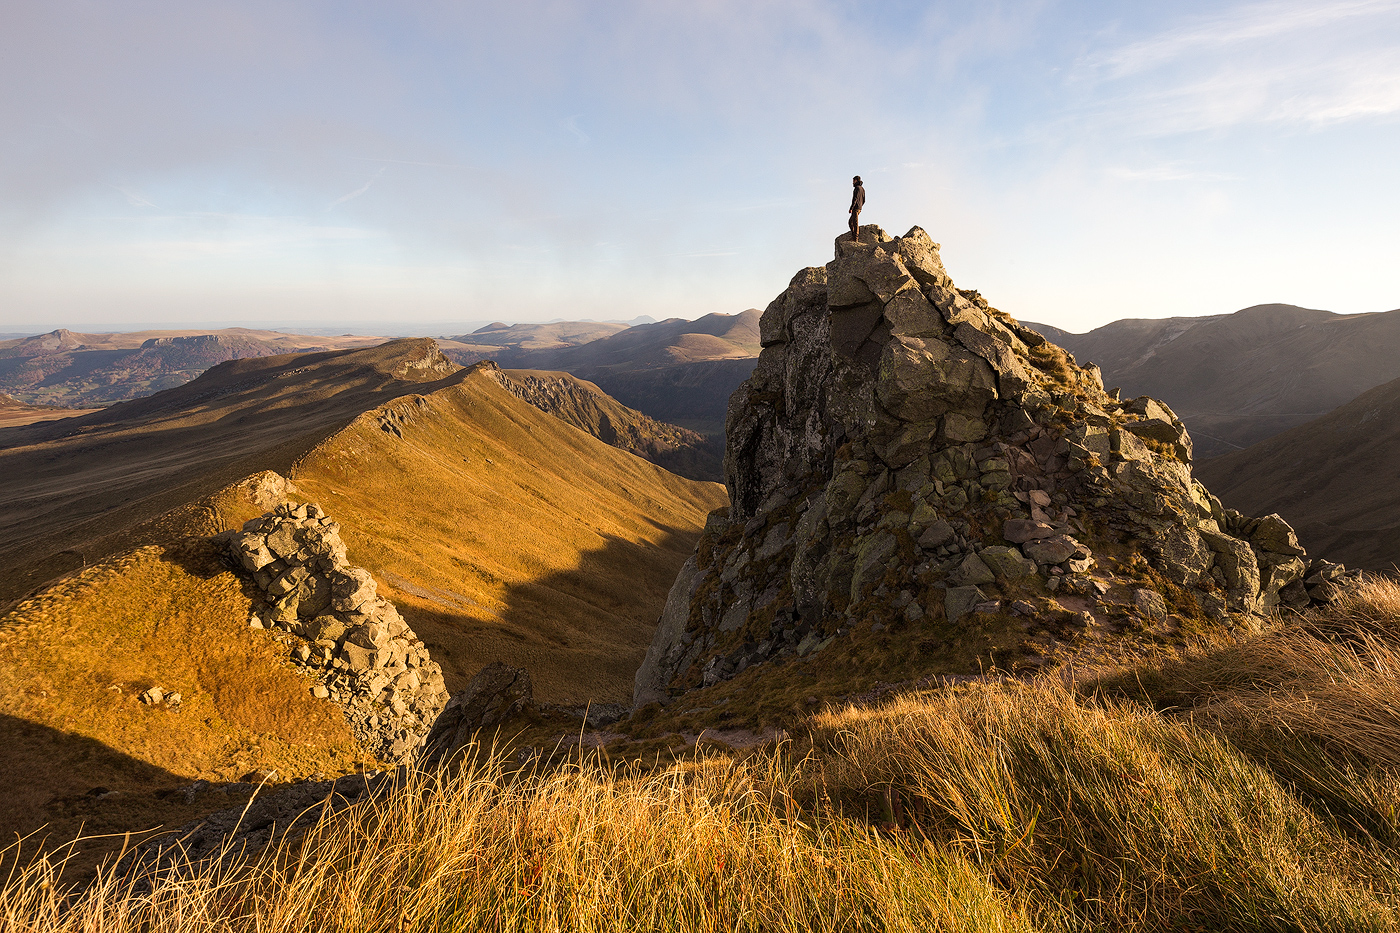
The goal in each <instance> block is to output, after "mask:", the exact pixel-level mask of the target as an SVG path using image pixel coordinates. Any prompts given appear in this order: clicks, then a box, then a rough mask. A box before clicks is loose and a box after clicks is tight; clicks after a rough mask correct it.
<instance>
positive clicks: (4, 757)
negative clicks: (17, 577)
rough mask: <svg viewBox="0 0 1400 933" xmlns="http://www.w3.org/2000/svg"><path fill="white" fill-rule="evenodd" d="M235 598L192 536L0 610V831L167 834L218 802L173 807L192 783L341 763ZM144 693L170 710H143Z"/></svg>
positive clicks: (324, 715)
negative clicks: (161, 694) (164, 696)
mask: <svg viewBox="0 0 1400 933" xmlns="http://www.w3.org/2000/svg"><path fill="white" fill-rule="evenodd" d="M250 605H251V603H250V601H249V598H248V596H247V594H246V593H245V592H244V589H243V587H242V585H241V584H240V582H239V581H238V579H237V578H236V577H235V576H234V575H233V574H232V573H230V572H228V570H227V568H226V567H225V566H224V564H223V562H222V560H221V559H220V554H219V552H217V551H216V550H215V548H214V547H213V546H212V545H211V544H209V543H207V542H191V543H187V544H183V545H174V546H169V547H155V546H148V547H142V548H138V549H137V550H135V551H132V552H130V553H128V554H125V555H122V556H121V557H118V558H113V559H111V560H109V561H107V562H104V563H103V564H101V565H99V566H96V567H90V568H88V569H87V570H84V571H82V572H81V573H79V574H77V575H75V576H74V577H71V578H69V579H66V580H63V581H61V582H60V583H59V584H57V585H56V586H54V587H52V588H50V589H49V590H47V591H45V592H44V593H43V594H41V595H39V596H37V597H34V598H32V599H29V600H25V601H23V602H21V603H20V604H19V605H17V606H15V607H14V608H13V609H11V610H10V611H9V612H7V613H5V614H3V615H0V747H3V749H4V751H3V753H0V782H3V784H4V786H5V787H6V788H7V791H6V793H5V794H4V795H3V798H0V834H3V835H4V836H5V837H6V838H8V839H9V840H13V839H14V838H15V834H16V833H19V834H24V833H28V832H30V831H32V830H35V829H37V828H38V827H40V826H42V825H44V824H48V826H49V832H50V833H52V835H53V838H55V839H59V840H61V839H65V838H72V837H73V836H74V835H75V834H76V833H77V831H78V830H79V828H80V827H85V829H86V831H87V832H88V833H90V834H101V833H107V832H125V831H134V830H144V829H148V828H150V827H153V826H157V825H160V824H165V825H179V824H180V823H183V822H185V821H186V820H189V819H192V818H193V817H194V816H196V815H198V814H199V813H202V812H208V811H210V810H215V809H219V808H220V807H226V806H229V805H230V799H229V798H228V797H226V796H224V795H222V794H218V793H211V794H207V795H204V796H202V797H199V798H198V799H190V800H186V798H185V796H184V794H183V792H180V788H182V787H186V786H188V785H189V784H190V782H191V781H194V780H197V779H203V780H207V781H213V782H226V781H234V780H237V779H238V778H239V777H240V776H242V775H244V774H246V773H247V772H249V771H260V770H275V771H276V772H277V778H276V780H279V781H285V780H295V779H300V778H304V777H306V776H308V775H311V774H314V773H317V772H323V773H328V774H336V773H341V772H343V771H346V770H351V769H354V768H355V767H356V765H357V762H358V761H360V760H361V756H360V755H359V754H358V753H357V751H356V749H355V748H354V746H353V742H352V740H351V737H350V734H349V731H348V729H347V728H346V726H345V722H344V719H343V718H342V716H341V715H340V712H339V710H337V709H336V708H335V707H333V706H331V705H330V704H329V703H326V702H323V701H319V700H316V699H313V698H312V696H311V694H310V692H309V690H308V682H307V680H306V679H305V678H304V677H302V676H301V675H300V674H298V673H297V672H296V671H295V670H294V669H293V668H292V667H291V666H290V665H288V664H286V663H285V657H286V648H285V647H284V646H282V645H279V644H278V643H277V642H276V641H274V640H273V639H272V638H270V637H268V636H267V635H266V634H265V633H263V632H253V631H249V629H248V625H247V619H248V611H249V608H250ZM155 686H159V687H162V688H163V689H164V690H165V691H167V692H175V693H179V694H180V696H181V702H180V704H179V707H178V708H173V707H171V706H168V705H164V704H161V705H148V704H145V703H142V702H141V701H140V699H139V697H140V694H141V693H142V692H143V691H145V690H147V689H148V688H150V687H155ZM172 792H174V793H172ZM120 841H121V840H120V839H117V840H115V842H112V843H111V845H113V846H117V845H119V844H120ZM109 847H110V846H109V845H108V844H107V843H105V842H97V843H92V844H90V845H87V846H85V847H84V851H86V852H88V853H89V855H90V856H92V857H96V853H98V852H100V851H102V850H104V849H105V848H109Z"/></svg>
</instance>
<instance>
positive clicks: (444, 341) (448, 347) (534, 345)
mask: <svg viewBox="0 0 1400 933" xmlns="http://www.w3.org/2000/svg"><path fill="white" fill-rule="evenodd" d="M627 326H628V325H626V324H620V323H617V322H615V321H614V322H606V323H599V322H597V321H554V322H551V323H548V324H502V323H500V322H497V323H494V324H487V325H486V326H485V327H483V328H481V329H479V330H476V331H473V332H472V333H470V334H459V335H457V336H455V337H439V338H438V346H439V347H441V348H442V351H443V352H444V353H446V354H447V355H448V356H449V357H451V358H452V359H453V360H455V361H456V362H458V363H461V364H462V365H471V364H472V363H475V362H478V361H479V360H487V359H494V360H496V361H497V362H498V363H500V364H501V365H506V364H507V363H509V362H511V361H512V360H514V359H515V358H516V357H515V355H514V354H517V353H525V352H531V351H539V350H562V349H564V348H566V347H574V346H578V345H580V344H585V343H590V342H592V341H594V340H601V339H602V338H604V337H610V336H612V335H613V334H616V333H618V332H619V331H623V330H626V329H627Z"/></svg>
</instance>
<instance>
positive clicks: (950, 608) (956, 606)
mask: <svg viewBox="0 0 1400 933" xmlns="http://www.w3.org/2000/svg"><path fill="white" fill-rule="evenodd" d="M986 599H987V597H986V595H985V594H984V593H983V592H982V591H981V590H980V589H978V588H977V587H975V586H954V587H950V588H949V589H948V591H947V593H946V594H944V597H943V611H944V613H945V614H946V615H947V617H948V621H949V622H956V621H958V620H959V619H961V618H962V617H963V616H965V615H968V614H969V613H971V612H972V611H973V609H974V607H975V606H977V604H978V603H982V602H985V601H986Z"/></svg>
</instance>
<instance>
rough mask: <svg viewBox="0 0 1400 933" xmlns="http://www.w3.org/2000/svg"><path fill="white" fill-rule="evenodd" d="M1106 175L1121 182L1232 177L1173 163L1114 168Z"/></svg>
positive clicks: (1212, 179)
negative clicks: (1144, 166)
mask: <svg viewBox="0 0 1400 933" xmlns="http://www.w3.org/2000/svg"><path fill="white" fill-rule="evenodd" d="M1108 174H1109V176H1110V177H1112V178H1117V179H1119V180H1121V181H1229V180H1231V179H1232V178H1233V177H1234V176H1232V175H1228V174H1226V173H1224V172H1200V171H1196V170H1194V169H1191V168H1187V167H1186V166H1184V165H1181V164H1178V163H1174V162H1164V163H1162V164H1160V165H1151V166H1147V167H1146V168H1129V167H1128V166H1122V165H1120V166H1114V167H1112V168H1110V169H1109V170H1108Z"/></svg>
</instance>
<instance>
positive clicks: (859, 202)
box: [850, 175, 865, 243]
mask: <svg viewBox="0 0 1400 933" xmlns="http://www.w3.org/2000/svg"><path fill="white" fill-rule="evenodd" d="M851 185H852V187H854V188H855V189H856V190H854V191H852V192H851V210H850V214H851V224H850V226H851V239H853V240H855V241H856V242H857V243H859V242H860V209H861V208H862V207H865V186H864V185H862V184H861V183H860V176H859V175H857V176H856V177H855V178H852V179H851Z"/></svg>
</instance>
